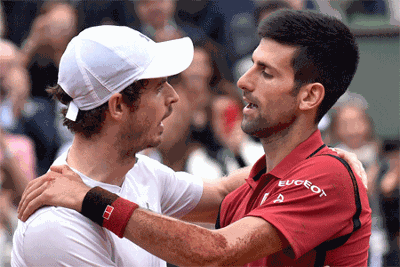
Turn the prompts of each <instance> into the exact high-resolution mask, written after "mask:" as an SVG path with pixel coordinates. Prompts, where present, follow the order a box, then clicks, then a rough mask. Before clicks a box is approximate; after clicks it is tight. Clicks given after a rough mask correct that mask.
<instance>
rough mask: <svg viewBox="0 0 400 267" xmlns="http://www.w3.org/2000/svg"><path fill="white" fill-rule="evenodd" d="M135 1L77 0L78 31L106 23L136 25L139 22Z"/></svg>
mask: <svg viewBox="0 0 400 267" xmlns="http://www.w3.org/2000/svg"><path fill="white" fill-rule="evenodd" d="M134 2H135V1H129V0H119V1H98V0H79V1H77V4H76V10H77V11H78V31H79V32H81V31H82V30H84V29H86V28H89V27H93V26H98V25H104V24H108V25H121V26H129V27H134V26H135V25H137V24H138V23H139V21H138V18H137V16H136V14H135V8H134Z"/></svg>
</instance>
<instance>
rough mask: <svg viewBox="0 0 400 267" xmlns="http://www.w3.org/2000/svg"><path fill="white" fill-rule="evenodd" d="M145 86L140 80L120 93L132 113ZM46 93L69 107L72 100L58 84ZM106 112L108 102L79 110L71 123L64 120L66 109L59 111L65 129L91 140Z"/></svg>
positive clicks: (144, 82)
mask: <svg viewBox="0 0 400 267" xmlns="http://www.w3.org/2000/svg"><path fill="white" fill-rule="evenodd" d="M147 84H148V80H140V81H137V82H134V83H132V84H131V85H129V86H128V87H126V88H125V89H124V90H122V91H121V92H120V93H121V94H122V99H123V101H124V103H126V104H127V105H128V106H129V107H131V108H132V111H133V110H134V109H136V108H137V107H138V105H139V103H140V96H141V94H142V92H143V89H144V88H145V87H146V86H147ZM46 91H47V93H49V94H50V96H52V98H53V99H56V100H58V101H60V102H61V103H63V104H64V105H69V103H70V102H71V101H72V98H71V97H70V96H69V95H68V94H67V93H66V92H65V91H64V90H63V89H62V87H61V86H60V85H58V84H57V85H56V86H54V87H49V88H48V89H46ZM107 110H108V101H107V102H106V103H104V104H102V105H101V106H99V107H97V108H94V109H91V110H79V113H78V116H77V118H76V121H72V120H69V119H67V118H65V115H66V114H67V108H63V109H62V110H61V113H62V115H63V116H64V122H63V125H64V126H67V128H68V129H69V130H70V131H71V132H73V133H80V134H83V135H84V136H85V137H86V138H91V137H93V136H94V135H96V134H98V133H100V131H101V129H102V127H103V124H104V121H105V119H106V111H107Z"/></svg>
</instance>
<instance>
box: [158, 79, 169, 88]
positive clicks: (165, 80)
mask: <svg viewBox="0 0 400 267" xmlns="http://www.w3.org/2000/svg"><path fill="white" fill-rule="evenodd" d="M166 82H168V78H167V77H163V78H162V79H161V81H160V82H159V83H158V84H157V87H158V86H160V85H162V84H163V83H166Z"/></svg>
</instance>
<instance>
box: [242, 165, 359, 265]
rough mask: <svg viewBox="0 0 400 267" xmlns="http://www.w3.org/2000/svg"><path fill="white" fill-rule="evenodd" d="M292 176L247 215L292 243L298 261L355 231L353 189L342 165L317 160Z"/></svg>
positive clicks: (279, 184)
mask: <svg viewBox="0 0 400 267" xmlns="http://www.w3.org/2000/svg"><path fill="white" fill-rule="evenodd" d="M289 176H290V178H285V179H281V180H280V181H279V182H278V185H277V186H276V187H275V188H274V189H273V190H272V191H271V192H270V193H269V195H268V196H267V198H266V200H265V201H264V202H263V203H262V204H261V205H260V206H259V207H258V208H256V209H254V210H253V211H251V212H250V213H249V214H248V215H249V216H256V217H261V218H263V219H265V220H266V221H268V222H269V223H271V224H272V225H274V226H275V227H276V228H277V229H278V230H279V231H280V232H281V233H282V234H283V235H284V236H285V238H286V239H287V240H288V241H289V243H290V245H291V247H292V249H293V251H294V253H295V257H296V259H298V258H299V257H301V256H302V255H304V254H305V253H306V252H308V251H310V250H312V249H313V248H315V247H316V246H318V245H319V244H321V243H322V242H324V241H327V240H330V239H333V238H336V237H339V236H341V235H345V234H348V233H350V232H351V231H352V228H353V224H352V216H353V215H354V213H355V211H356V207H355V198H354V190H353V185H352V180H351V178H350V175H349V173H348V171H347V169H346V168H345V167H344V166H343V164H342V163H340V162H339V161H338V160H336V159H333V158H331V157H315V158H314V159H312V160H309V161H307V162H306V163H304V164H302V165H301V166H300V167H298V168H296V169H295V170H293V171H291V173H290V175H289Z"/></svg>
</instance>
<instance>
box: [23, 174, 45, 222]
mask: <svg viewBox="0 0 400 267" xmlns="http://www.w3.org/2000/svg"><path fill="white" fill-rule="evenodd" d="M50 183H51V181H46V182H45V183H43V184H40V186H39V187H38V188H36V189H35V190H33V191H32V192H30V193H29V194H28V195H27V196H26V198H25V200H24V202H22V205H21V206H20V208H19V210H18V219H20V220H21V221H23V222H25V221H26V220H27V219H28V218H29V216H31V215H32V213H34V212H35V211H36V210H37V209H38V208H40V207H41V206H42V205H43V192H44V191H45V190H46V188H47V187H48V186H49V185H50Z"/></svg>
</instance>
